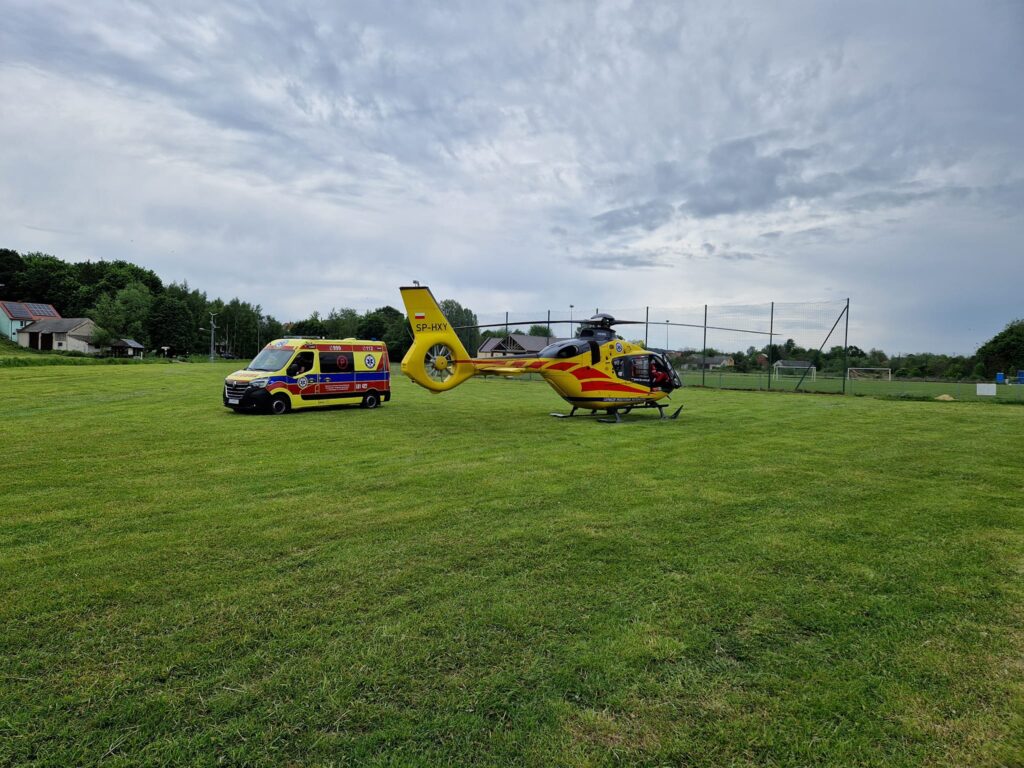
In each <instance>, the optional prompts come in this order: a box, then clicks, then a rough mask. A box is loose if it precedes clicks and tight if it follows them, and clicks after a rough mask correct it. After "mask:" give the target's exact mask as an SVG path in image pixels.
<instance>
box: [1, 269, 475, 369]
mask: <svg viewBox="0 0 1024 768" xmlns="http://www.w3.org/2000/svg"><path fill="white" fill-rule="evenodd" d="M0 299H2V300H7V301H31V302H39V303H42V304H52V305H54V306H55V307H56V308H57V311H58V312H60V313H61V315H62V316H63V317H88V318H91V319H92V320H93V321H95V323H96V325H97V331H96V334H95V335H94V337H93V344H94V346H97V347H100V348H101V349H102V348H105V347H108V346H109V345H110V343H111V342H112V341H114V340H116V339H120V338H124V339H134V340H135V341H137V342H138V343H139V344H142V345H143V346H144V347H145V348H146V349H150V350H156V351H157V352H162V353H166V354H169V355H178V356H185V355H193V354H194V355H202V354H208V353H209V351H210V322H211V314H212V315H213V318H212V320H213V322H215V323H216V328H215V339H214V342H215V352H216V354H218V355H222V356H229V357H254V356H255V355H256V353H257V352H258V351H259V349H260V348H261V347H262V345H264V344H266V343H267V342H268V341H270V340H271V339H274V338H279V337H281V336H285V335H309V336H323V337H324V338H334V339H344V338H348V337H355V338H361V339H379V340H382V341H384V342H386V343H387V345H388V349H389V351H390V355H391V357H392V358H393V359H396V360H399V359H401V357H402V356H403V355H404V354H405V352H406V350H408V348H409V345H410V344H411V342H412V337H411V333H410V330H409V323H408V318H407V317H406V316H405V315H404V314H403V313H402V312H400V311H399V310H397V309H395V308H394V307H391V306H385V307H380V308H378V309H375V310H372V311H367V312H359V311H357V310H355V309H351V308H348V307H345V308H341V309H332V310H331V311H330V312H329V313H328V314H327V315H326V316H321V315H320V314H319V313H318V312H315V311H314V312H313V313H312V314H311V315H310V316H309V317H307V318H305V319H303V320H299V321H297V322H282V321H280V320H278V319H277V318H275V317H273V316H272V315H270V314H268V313H266V312H264V311H263V308H262V307H261V306H260V305H259V304H253V303H251V302H248V301H243V300H242V299H239V298H233V299H230V300H228V301H225V300H223V299H221V298H210V297H208V296H207V295H206V293H205V292H204V291H200V290H199V289H196V288H191V287H190V286H189V285H188V283H186V282H182V283H174V282H172V283H169V284H166V285H165V284H164V282H163V280H161V279H160V277H159V275H157V274H156V273H155V272H153V271H152V270H150V269H145V268H144V267H140V266H138V265H136V264H132V263H130V262H127V261H120V260H118V261H84V262H66V261H63V260H61V259H59V258H57V257H56V256H52V255H50V254H46V253H26V254H20V253H18V252H17V251H14V250H11V249H0ZM441 306H442V309H444V310H445V313H446V314H447V316H448V319H449V320H450V321H451V322H452V324H453V325H456V326H459V325H475V324H476V321H477V320H476V315H475V314H473V312H471V311H470V310H468V309H465V308H463V307H462V305H460V304H459V303H458V302H457V301H454V300H450V299H449V300H446V301H443V302H441ZM458 333H459V336H460V337H462V341H463V343H464V344H465V345H466V348H467V349H470V350H473V351H474V352H475V350H476V348H477V346H478V345H479V343H480V337H479V332H478V331H477V330H476V329H465V330H459V331H458Z"/></svg>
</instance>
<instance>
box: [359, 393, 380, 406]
mask: <svg viewBox="0 0 1024 768" xmlns="http://www.w3.org/2000/svg"><path fill="white" fill-rule="evenodd" d="M362 405H363V408H376V407H377V406H378V405H380V395H378V394H377V393H376V392H367V393H366V394H365V395H363V403H362Z"/></svg>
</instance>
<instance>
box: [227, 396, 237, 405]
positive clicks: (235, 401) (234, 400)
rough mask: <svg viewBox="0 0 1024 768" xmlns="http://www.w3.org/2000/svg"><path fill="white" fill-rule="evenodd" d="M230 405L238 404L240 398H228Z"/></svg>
mask: <svg viewBox="0 0 1024 768" xmlns="http://www.w3.org/2000/svg"><path fill="white" fill-rule="evenodd" d="M228 405H238V398H237V397H229V398H228Z"/></svg>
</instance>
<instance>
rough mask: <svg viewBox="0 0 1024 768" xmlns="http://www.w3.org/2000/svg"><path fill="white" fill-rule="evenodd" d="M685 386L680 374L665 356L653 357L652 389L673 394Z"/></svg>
mask: <svg viewBox="0 0 1024 768" xmlns="http://www.w3.org/2000/svg"><path fill="white" fill-rule="evenodd" d="M681 386H683V383H682V382H681V381H680V380H679V374H678V373H676V372H675V369H674V368H672V365H671V364H670V363H669V361H668V359H667V358H666V357H665V356H664V355H651V388H652V389H654V388H656V389H661V390H664V391H666V392H671V391H672V390H673V389H678V388H679V387H681Z"/></svg>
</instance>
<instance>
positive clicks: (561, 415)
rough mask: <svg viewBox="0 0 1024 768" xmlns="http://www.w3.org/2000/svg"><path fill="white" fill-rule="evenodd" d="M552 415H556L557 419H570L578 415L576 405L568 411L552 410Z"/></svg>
mask: <svg viewBox="0 0 1024 768" xmlns="http://www.w3.org/2000/svg"><path fill="white" fill-rule="evenodd" d="M551 415H552V416H554V417H555V418H556V419H570V418H572V417H573V416H575V415H576V406H575V405H574V406H573V407H572V410H571V411H569V412H568V413H554V412H552V414H551Z"/></svg>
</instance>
